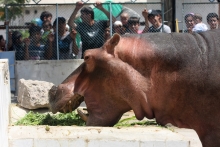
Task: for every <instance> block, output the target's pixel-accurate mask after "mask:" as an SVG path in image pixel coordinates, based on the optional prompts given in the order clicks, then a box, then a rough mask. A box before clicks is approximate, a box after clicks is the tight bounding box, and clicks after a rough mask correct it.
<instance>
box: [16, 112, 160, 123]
mask: <svg viewBox="0 0 220 147" xmlns="http://www.w3.org/2000/svg"><path fill="white" fill-rule="evenodd" d="M15 125H24V126H36V125H48V126H72V125H76V126H85V125H86V123H85V122H84V121H83V120H81V118H80V116H79V115H78V114H77V113H76V112H75V111H73V112H70V113H66V114H64V113H59V114H55V115H53V114H49V113H46V114H42V113H38V112H36V113H35V112H33V111H30V112H28V113H27V114H26V115H25V116H24V117H23V118H21V119H20V120H18V121H17V122H16V123H15ZM135 125H140V126H146V125H154V126H160V125H158V124H157V123H156V121H155V120H142V121H138V120H137V119H136V118H135V116H132V117H129V118H125V119H121V120H120V121H119V122H118V123H117V124H115V126H114V127H130V126H135Z"/></svg>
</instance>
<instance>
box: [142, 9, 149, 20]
mask: <svg viewBox="0 0 220 147" xmlns="http://www.w3.org/2000/svg"><path fill="white" fill-rule="evenodd" d="M142 15H143V17H144V18H148V11H147V9H146V8H145V9H144V10H143V11H142Z"/></svg>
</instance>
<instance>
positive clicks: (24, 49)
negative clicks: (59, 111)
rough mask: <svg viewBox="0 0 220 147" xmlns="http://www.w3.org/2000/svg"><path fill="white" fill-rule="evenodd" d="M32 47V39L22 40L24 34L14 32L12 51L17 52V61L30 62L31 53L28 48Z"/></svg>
mask: <svg viewBox="0 0 220 147" xmlns="http://www.w3.org/2000/svg"><path fill="white" fill-rule="evenodd" d="M29 45H30V39H29V38H25V39H22V34H21V32H19V31H14V32H13V33H12V46H11V48H10V49H9V50H10V51H15V59H16V60H28V59H29V52H28V47H29Z"/></svg>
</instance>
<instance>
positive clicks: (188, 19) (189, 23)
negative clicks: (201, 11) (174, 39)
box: [185, 13, 195, 28]
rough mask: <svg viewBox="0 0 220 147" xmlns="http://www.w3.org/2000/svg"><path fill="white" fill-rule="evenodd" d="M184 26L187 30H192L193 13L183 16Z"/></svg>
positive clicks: (193, 24) (193, 23)
mask: <svg viewBox="0 0 220 147" xmlns="http://www.w3.org/2000/svg"><path fill="white" fill-rule="evenodd" d="M185 24H186V27H187V28H194V26H195V22H194V13H189V14H186V15H185Z"/></svg>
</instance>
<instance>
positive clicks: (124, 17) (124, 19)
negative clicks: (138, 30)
mask: <svg viewBox="0 0 220 147" xmlns="http://www.w3.org/2000/svg"><path fill="white" fill-rule="evenodd" d="M120 19H121V22H122V25H127V23H128V19H129V15H128V13H126V12H123V13H122V14H121V15H120Z"/></svg>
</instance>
